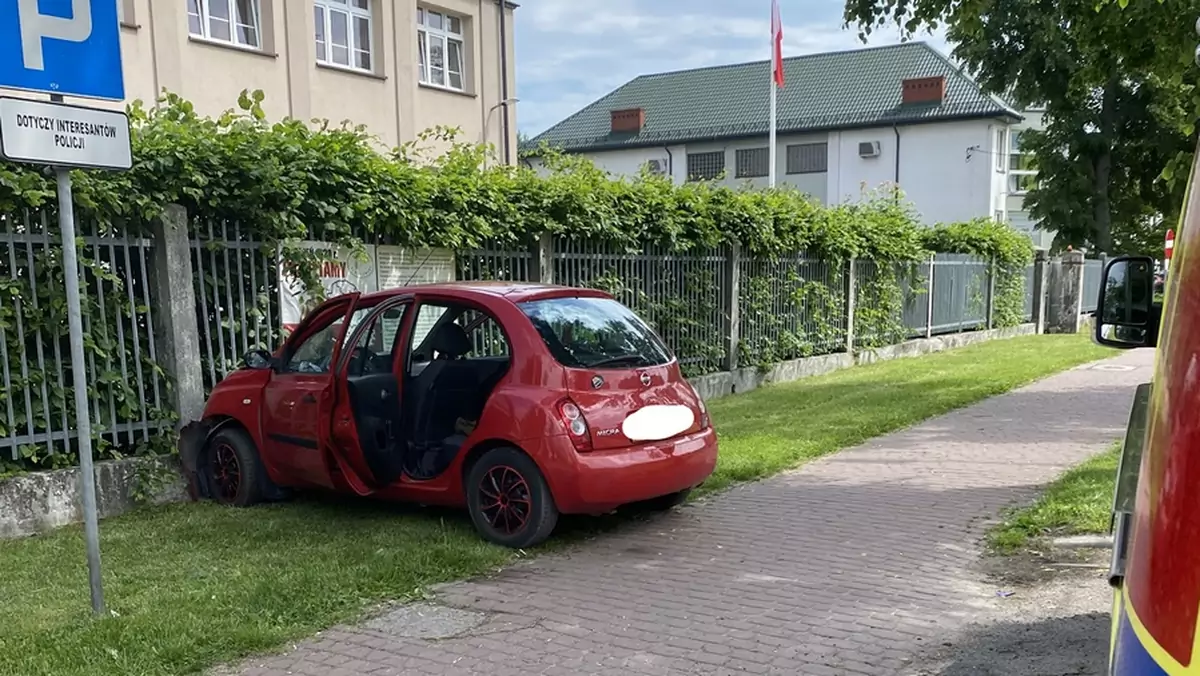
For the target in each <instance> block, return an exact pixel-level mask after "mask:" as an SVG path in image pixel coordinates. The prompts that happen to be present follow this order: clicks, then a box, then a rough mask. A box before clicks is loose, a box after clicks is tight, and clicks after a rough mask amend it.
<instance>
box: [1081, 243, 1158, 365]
mask: <svg viewBox="0 0 1200 676" xmlns="http://www.w3.org/2000/svg"><path fill="white" fill-rule="evenodd" d="M1160 316H1161V313H1160V312H1159V311H1158V310H1157V308H1155V306H1154V260H1153V259H1151V258H1150V257H1149V256H1121V257H1118V258H1114V259H1112V260H1111V261H1109V262H1108V264H1107V265H1105V266H1104V278H1103V283H1102V284H1101V285H1100V299H1099V302H1098V303H1097V306H1096V322H1095V324H1096V326H1095V331H1096V333H1095V340H1096V342H1097V343H1099V344H1101V345H1107V346H1109V347H1116V348H1121V349H1131V348H1135V347H1153V346H1154V345H1155V344H1156V343H1157V342H1158V321H1159V318H1160Z"/></svg>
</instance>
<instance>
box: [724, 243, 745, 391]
mask: <svg viewBox="0 0 1200 676" xmlns="http://www.w3.org/2000/svg"><path fill="white" fill-rule="evenodd" d="M741 260H742V247H741V245H740V244H737V243H736V242H735V243H733V244H731V245H729V248H728V249H727V251H726V255H725V275H724V279H723V280H721V292H722V296H723V297H722V299H721V307H723V308H725V316H724V325H723V326H722V327H721V331H722V333H721V335H722V336H724V338H725V370H726V371H732V370H734V369H736V368H737V367H738V343H739V342H740V341H741V336H740V335H739V327H740V326H741V321H742V320H741V313H740V310H739V308H738V299H739V297H740V296H741V288H740V286H741V282H740V280H741V274H739V270H740V268H741Z"/></svg>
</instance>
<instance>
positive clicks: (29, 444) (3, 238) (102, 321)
mask: <svg viewBox="0 0 1200 676" xmlns="http://www.w3.org/2000/svg"><path fill="white" fill-rule="evenodd" d="M57 231H58V228H57V225H56V221H54V220H51V215H50V214H48V213H41V214H35V213H23V214H10V215H0V382H2V384H3V389H2V390H0V459H4V458H6V457H7V458H11V459H12V460H18V459H21V458H26V459H34V458H38V457H45V456H46V455H48V454H51V453H55V452H63V451H66V452H70V451H71V450H72V447H73V446H74V444H75V440H76V439H77V435H76V431H75V430H74V429H72V425H73V422H74V420H75V416H74V410H75V408H74V398H73V396H72V394H71V391H70V389H68V388H69V387H70V386H69V383H71V379H72V368H74V365H73V364H72V363H71V359H70V346H69V343H68V336H67V320H66V304H65V290H64V286H63V277H62V274H63V268H62V260H61V255H62V248H61V241H60V239H59V237H58V233H57ZM80 236H81V247H80V250H79V262H80V268H81V272H82V276H83V279H82V282H83V284H84V285H85V286H84V288H85V289H86V292H85V293H84V294H83V304H82V305H83V307H82V310H83V331H84V334H85V336H86V338H85V352H84V354H85V359H86V362H87V363H86V368H87V371H88V382H89V383H91V385H90V387H89V392H88V395H89V396H88V401H89V402H90V403H91V411H90V416H91V420H92V428H93V431H94V433H95V435H96V441H97V444H98V446H99V449H98V450H100V451H101V452H102V451H103V450H104V447H105V446H109V445H111V446H115V447H119V448H125V449H129V448H136V447H138V446H139V445H141V444H145V443H149V442H150V441H151V439H152V438H155V437H156V436H157V435H158V434H159V433H160V432H161V431H162V429H163V428H164V426H166V425H167V424H168V420H169V419H170V418H171V415H170V411H169V404H168V395H169V387H170V384H169V382H168V378H167V377H166V374H165V373H164V371H163V369H162V368H161V367H160V366H159V364H158V350H157V345H156V344H155V335H154V330H153V324H154V318H153V314H154V311H155V299H154V298H153V297H152V292H151V278H150V276H151V265H150V260H151V257H152V253H153V252H152V244H151V242H150V241H149V240H146V239H142V238H139V237H133V236H127V235H121V234H101V233H98V232H97V231H96V230H95V228H94V227H92V226H90V225H89V224H81V227H80Z"/></svg>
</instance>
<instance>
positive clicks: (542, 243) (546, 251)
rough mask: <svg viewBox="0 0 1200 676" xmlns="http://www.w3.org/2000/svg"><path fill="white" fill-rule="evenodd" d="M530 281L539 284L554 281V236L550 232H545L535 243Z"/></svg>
mask: <svg viewBox="0 0 1200 676" xmlns="http://www.w3.org/2000/svg"><path fill="white" fill-rule="evenodd" d="M529 281H531V282H538V283H539V284H553V283H554V236H553V235H551V234H550V233H548V232H543V233H542V234H541V235H540V236H539V237H538V240H537V242H535V243H534V245H533V260H532V261H531V262H530V265H529Z"/></svg>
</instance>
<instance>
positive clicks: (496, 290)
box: [359, 281, 611, 304]
mask: <svg viewBox="0 0 1200 676" xmlns="http://www.w3.org/2000/svg"><path fill="white" fill-rule="evenodd" d="M411 293H420V294H431V295H438V296H450V297H457V298H463V299H473V300H476V301H480V302H486V301H487V300H498V299H503V300H507V301H509V302H511V303H521V302H525V301H530V300H541V299H546V298H564V297H572V296H590V297H594V298H611V296H610V295H609V294H607V293H605V292H603V291H600V290H598V289H588V288H583V287H573V286H559V285H556V284H539V283H536V282H505V281H491V282H488V281H474V282H439V283H435V284H413V285H410V286H401V287H397V288H394V289H385V290H383V291H373V292H371V293H364V294H363V295H362V296H361V297H360V298H359V302H360V303H365V304H374V303H377V302H379V301H382V300H385V299H387V298H394V297H396V296H403V295H406V294H411Z"/></svg>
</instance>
